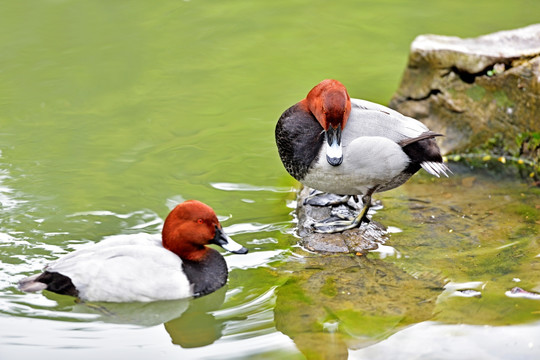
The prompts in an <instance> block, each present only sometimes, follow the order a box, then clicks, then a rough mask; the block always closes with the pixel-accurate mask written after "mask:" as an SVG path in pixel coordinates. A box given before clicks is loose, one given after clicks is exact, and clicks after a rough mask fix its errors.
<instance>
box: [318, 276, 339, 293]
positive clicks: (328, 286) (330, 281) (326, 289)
mask: <svg viewBox="0 0 540 360" xmlns="http://www.w3.org/2000/svg"><path fill="white" fill-rule="evenodd" d="M321 293H323V294H324V295H326V296H329V297H334V296H336V295H337V289H336V280H335V279H334V278H333V277H328V278H327V279H326V282H325V283H324V285H323V286H322V288H321Z"/></svg>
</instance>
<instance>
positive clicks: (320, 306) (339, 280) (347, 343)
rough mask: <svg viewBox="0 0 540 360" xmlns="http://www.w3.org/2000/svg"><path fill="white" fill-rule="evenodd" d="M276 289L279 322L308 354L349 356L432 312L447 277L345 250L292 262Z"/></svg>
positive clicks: (310, 356)
mask: <svg viewBox="0 0 540 360" xmlns="http://www.w3.org/2000/svg"><path fill="white" fill-rule="evenodd" d="M290 265H291V266H292V268H291V272H290V273H291V277H290V278H289V279H288V281H287V282H286V283H284V284H283V285H282V286H280V287H279V288H278V289H277V290H276V305H275V307H274V320H275V325H276V328H277V329H278V330H279V331H281V332H282V333H284V334H285V335H287V336H289V337H290V338H291V339H292V340H293V341H294V343H295V344H296V346H297V347H298V349H299V350H300V351H302V353H303V354H304V355H305V356H306V358H308V359H347V358H348V349H360V348H364V347H367V346H370V345H372V344H374V343H377V342H379V341H381V340H384V339H386V338H387V337H389V336H391V335H392V334H394V333H396V332H398V331H399V330H401V329H403V328H405V327H407V326H409V325H411V324H415V323H418V322H422V321H425V320H428V319H430V318H432V316H433V311H434V309H435V305H436V299H437V297H438V296H439V295H440V294H441V292H442V290H443V288H442V287H443V285H444V282H443V281H442V280H441V279H440V278H438V277H436V276H432V274H426V276H424V274H419V273H418V274H416V276H411V275H409V274H408V273H406V272H405V271H403V270H401V269H399V268H398V267H396V266H395V265H394V264H392V263H391V262H386V261H382V260H377V259H367V258H365V257H357V256H351V255H344V254H336V255H327V256H320V255H315V256H312V257H306V258H304V259H303V262H300V263H296V264H290Z"/></svg>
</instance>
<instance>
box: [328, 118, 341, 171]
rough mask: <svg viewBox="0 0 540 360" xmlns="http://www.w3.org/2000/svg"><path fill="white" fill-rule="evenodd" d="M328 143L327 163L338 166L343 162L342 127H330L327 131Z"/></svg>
mask: <svg viewBox="0 0 540 360" xmlns="http://www.w3.org/2000/svg"><path fill="white" fill-rule="evenodd" d="M326 142H327V147H326V161H328V163H329V164H330V165H332V166H338V165H339V164H341V162H342V161H343V149H342V147H341V125H339V126H338V127H337V128H333V127H332V126H330V127H328V130H326Z"/></svg>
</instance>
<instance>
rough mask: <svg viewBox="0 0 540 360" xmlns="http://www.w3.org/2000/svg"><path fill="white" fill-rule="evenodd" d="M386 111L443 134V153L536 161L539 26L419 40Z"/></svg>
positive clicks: (539, 127) (539, 106)
mask: <svg viewBox="0 0 540 360" xmlns="http://www.w3.org/2000/svg"><path fill="white" fill-rule="evenodd" d="M390 107H391V108H394V109H396V110H398V111H400V112H401V113H403V114H405V115H407V116H411V117H414V118H416V119H418V120H420V121H422V122H423V123H425V124H426V125H427V126H428V127H429V128H430V129H432V130H434V131H437V132H441V133H443V134H445V137H444V138H442V139H440V140H438V142H439V145H440V147H441V149H442V150H443V152H444V153H470V152H475V151H479V149H482V150H484V151H485V150H486V149H487V150H488V151H489V152H491V153H493V154H498V155H506V156H513V157H522V158H525V159H528V160H530V161H532V162H534V163H535V164H538V160H539V157H540V146H539V144H538V141H536V140H535V139H537V138H539V137H540V24H536V25H531V26H528V27H525V28H521V29H516V30H510V31H501V32H497V33H493V34H489V35H485V36H480V37H477V38H468V39H461V38H458V37H449V36H438V35H421V36H418V37H417V38H416V39H415V40H414V42H413V43H412V45H411V52H410V56H409V62H408V65H407V68H406V69H405V73H404V75H403V79H402V82H401V85H400V87H399V89H398V91H397V92H396V94H395V95H394V96H393V98H392V100H391V101H390ZM493 139H496V140H497V141H496V144H494V143H493ZM494 145H496V146H494Z"/></svg>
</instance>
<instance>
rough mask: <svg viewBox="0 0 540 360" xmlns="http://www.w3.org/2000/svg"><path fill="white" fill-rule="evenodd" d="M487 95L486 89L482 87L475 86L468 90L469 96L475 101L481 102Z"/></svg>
mask: <svg viewBox="0 0 540 360" xmlns="http://www.w3.org/2000/svg"><path fill="white" fill-rule="evenodd" d="M485 95H486V89H484V88H483V87H481V86H478V85H474V86H472V87H470V88H469V89H467V96H468V97H470V98H471V99H473V100H474V101H480V100H482V99H483V98H484V96H485Z"/></svg>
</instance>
